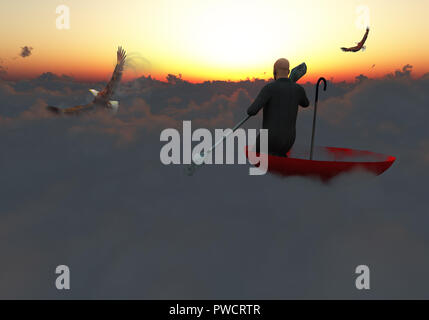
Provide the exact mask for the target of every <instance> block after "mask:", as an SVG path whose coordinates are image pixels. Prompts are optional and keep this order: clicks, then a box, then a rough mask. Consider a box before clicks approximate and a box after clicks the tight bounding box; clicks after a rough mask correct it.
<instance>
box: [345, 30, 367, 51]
mask: <svg viewBox="0 0 429 320" xmlns="http://www.w3.org/2000/svg"><path fill="white" fill-rule="evenodd" d="M368 33H369V28H366V32H365V35H364V36H363V39H362V40H361V42H359V43H358V44H357V45H356V46H354V47H350V48H344V47H343V48H341V50H343V51H344V52H358V51H359V50H361V49H363V50H365V48H366V47H365V46H364V44H365V41H366V39H367V38H368Z"/></svg>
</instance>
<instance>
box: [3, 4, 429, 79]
mask: <svg viewBox="0 0 429 320" xmlns="http://www.w3.org/2000/svg"><path fill="white" fill-rule="evenodd" d="M59 5H67V6H68V7H69V8H70V29H68V30H58V29H57V27H56V20H57V17H58V16H59V15H58V14H57V13H56V8H57V6H59ZM362 5H364V6H367V8H368V11H366V10H360V11H359V9H358V8H359V7H360V6H362ZM428 13H429V1H428V0H407V1H399V0H367V1H366V2H362V1H354V0H323V1H322V0H299V1H298V0H296V1H290V0H281V1H279V0H263V1H252V0H246V1H242V0H217V1H211V0H180V1H179V0H122V1H109V0H104V1H102V0H91V1H84V0H43V1H36V0H26V1H15V2H12V1H2V2H1V3H0V34H1V39H2V40H1V43H0V65H1V66H2V67H3V69H4V70H6V71H7V75H6V76H4V78H6V79H22V78H32V77H36V76H38V75H40V74H41V73H43V72H47V71H50V72H53V73H56V74H66V75H70V76H73V77H75V78H76V79H78V80H107V79H108V78H109V77H110V75H111V73H112V71H113V67H114V63H115V58H116V54H115V52H116V48H117V46H118V45H122V46H123V47H124V48H125V49H126V50H127V51H128V52H129V55H130V58H131V59H130V64H131V66H130V67H128V68H127V70H126V72H125V79H126V80H130V79H133V78H136V77H139V76H142V75H145V76H147V75H149V74H151V75H152V77H155V78H158V79H163V78H165V76H166V75H167V74H168V73H172V74H179V73H180V74H182V75H183V78H184V79H187V80H190V81H197V82H199V81H204V80H228V79H230V80H240V79H246V78H247V77H249V78H253V77H255V78H265V79H268V78H270V77H272V65H273V63H274V61H275V60H276V59H277V58H280V57H285V58H288V59H289V60H290V62H291V66H292V67H293V66H295V65H297V64H299V63H301V62H306V63H307V66H308V74H307V75H306V77H305V78H304V79H303V80H304V81H314V80H315V79H316V78H318V77H319V76H325V77H326V78H329V79H330V78H334V81H340V80H352V79H354V77H355V76H357V75H359V74H361V73H362V74H365V75H367V76H369V77H378V76H383V75H385V74H386V73H389V72H393V71H395V70H396V69H401V68H402V66H404V65H405V64H411V65H413V67H414V68H413V75H414V76H421V75H422V74H424V73H427V72H429V59H428V57H429V40H428V39H429V37H428V34H429V18H428ZM367 22H369V26H370V28H371V31H370V34H369V38H368V41H367V43H366V45H367V50H366V51H364V52H358V53H344V52H342V51H341V50H340V47H341V46H353V45H355V43H356V42H359V41H360V40H361V38H362V36H363V34H364V24H366V23H367ZM23 46H31V47H33V48H34V49H33V54H32V55H31V56H29V57H26V58H22V57H20V56H19V52H20V48H21V47H23ZM373 65H375V67H372V66H373Z"/></svg>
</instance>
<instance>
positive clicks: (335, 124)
mask: <svg viewBox="0 0 429 320" xmlns="http://www.w3.org/2000/svg"><path fill="white" fill-rule="evenodd" d="M266 83H267V82H265V81H263V80H248V81H240V82H224V81H213V82H204V83H198V84H193V83H189V82H187V81H184V80H182V79H181V78H180V77H177V76H174V75H170V76H169V77H168V78H167V79H166V80H165V81H160V80H156V79H153V78H151V77H141V78H138V79H136V80H133V81H130V82H127V83H123V84H122V85H121V88H120V91H119V92H118V93H117V97H116V98H117V99H118V100H120V102H121V109H120V111H119V113H118V114H117V116H111V115H108V114H107V113H102V112H101V113H96V114H92V115H87V116H82V117H71V118H61V117H54V116H51V115H49V114H47V113H46V112H45V110H44V108H45V106H46V105H54V106H60V107H68V106H74V105H79V104H85V103H88V102H89V101H90V100H91V99H92V97H91V94H90V93H89V92H88V89H90V88H94V89H102V88H103V86H104V85H105V83H83V82H78V81H75V80H74V79H72V78H70V77H68V76H58V75H55V74H52V73H45V74H43V75H41V76H40V77H38V78H36V79H32V80H22V81H5V80H0V145H1V150H2V151H1V153H0V195H1V199H0V240H1V241H0V252H1V254H2V259H1V266H0V283H1V286H0V297H1V298H55V299H63V298H64V299H67V298H119V299H122V298H142V299H162V298H168V299H188V298H189V299H212V298H216V299H229V298H234V299H253V298H255V299H257V298H261V299H266V298H273V299H285V298H328V299H329V298H429V290H428V288H429V271H428V270H429V253H428V252H429V232H428V226H429V214H428V209H427V208H428V200H427V183H428V181H429V171H428V168H429V134H428V129H427V128H428V125H427V121H428V119H429V90H428V87H429V74H426V75H424V76H422V77H420V78H417V79H416V78H413V77H412V67H411V66H409V65H407V66H405V67H404V68H403V69H402V70H398V71H397V72H395V73H393V74H389V75H386V76H385V77H383V78H380V79H368V78H367V77H365V76H364V75H361V76H359V77H357V78H356V80H355V81H354V82H353V83H345V82H342V83H331V82H329V83H328V90H327V91H326V92H324V91H320V99H319V110H318V122H317V134H316V144H317V145H321V146H335V147H348V148H355V149H362V150H371V151H375V152H379V153H385V154H389V155H393V156H395V157H397V161H396V162H395V163H394V165H393V166H392V167H391V168H390V169H389V170H388V171H386V172H385V173H384V174H383V175H381V176H379V177H374V176H372V175H370V174H368V173H365V172H354V173H350V174H346V175H343V176H340V177H338V178H337V179H335V180H334V181H332V182H331V183H329V184H324V183H321V182H320V181H317V180H312V179H308V178H300V177H291V178H279V177H277V176H273V175H265V176H249V175H248V169H249V167H248V165H223V166H222V165H221V166H205V167H203V168H201V169H200V170H198V171H197V172H196V174H195V175H194V176H193V177H188V176H186V175H185V174H184V170H183V169H184V167H183V166H181V165H178V166H164V165H162V164H161V162H160V154H159V153H160V149H161V147H162V146H163V144H164V142H160V140H159V138H160V132H161V131H162V130H163V129H165V128H177V129H179V130H180V129H181V127H182V121H183V120H191V121H192V126H193V128H194V129H196V128H200V127H204V128H209V129H210V130H213V129H215V128H228V127H232V126H233V125H234V124H235V123H236V122H238V121H239V120H241V119H242V118H243V116H245V113H246V109H247V108H248V106H249V105H250V104H251V102H252V101H253V99H254V98H255V97H256V95H257V94H258V92H259V90H260V89H261V88H262V87H263V85H264V84H266ZM303 86H304V87H305V89H306V91H307V94H308V96H309V97H310V99H311V101H313V100H314V91H315V90H314V85H313V84H310V83H304V84H303ZM312 105H313V103H312ZM312 117H313V108H312V107H310V108H307V109H301V110H300V113H299V116H298V123H297V136H298V137H297V142H296V145H297V146H301V147H302V148H304V149H305V148H307V150H308V146H309V144H310V136H311V124H312V123H311V122H312ZM260 125H261V115H258V116H257V117H255V118H254V119H251V121H249V123H247V124H246V128H259V127H260ZM61 264H65V265H67V266H69V267H70V270H71V290H70V291H67V292H64V291H58V290H57V289H56V288H55V285H54V284H55V278H56V275H55V268H56V266H58V265H61ZM361 264H364V265H368V266H369V267H370V270H371V289H370V290H369V291H359V290H357V289H356V287H355V278H356V276H357V275H356V274H355V273H354V272H355V268H356V266H358V265H361Z"/></svg>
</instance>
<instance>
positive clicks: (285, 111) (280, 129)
mask: <svg viewBox="0 0 429 320" xmlns="http://www.w3.org/2000/svg"><path fill="white" fill-rule="evenodd" d="M309 104H310V102H309V101H308V98H307V95H306V94H305V90H304V88H303V87H301V86H300V85H298V84H296V83H294V82H293V81H291V80H290V79H289V78H279V79H277V80H275V81H273V82H271V83H269V84H267V85H266V86H265V87H264V88H262V90H261V92H260V93H259V95H258V97H257V98H256V99H255V101H254V102H253V103H252V105H251V106H250V107H249V109H248V110H247V113H248V114H249V115H252V116H253V115H256V114H257V113H258V112H259V110H260V109H262V108H263V109H264V111H263V112H264V114H263V124H262V127H263V128H264V129H268V148H269V149H268V150H269V151H270V153H274V154H282V155H285V153H286V152H287V151H289V149H290V148H291V147H292V145H293V143H294V142H295V133H296V118H297V115H298V106H299V105H300V106H302V107H304V108H305V107H308V106H309Z"/></svg>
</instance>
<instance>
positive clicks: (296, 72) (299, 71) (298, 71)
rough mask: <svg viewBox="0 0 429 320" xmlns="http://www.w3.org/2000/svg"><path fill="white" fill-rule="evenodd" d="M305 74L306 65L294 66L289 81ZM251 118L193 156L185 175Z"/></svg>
mask: <svg viewBox="0 0 429 320" xmlns="http://www.w3.org/2000/svg"><path fill="white" fill-rule="evenodd" d="M306 73H307V65H306V64H305V62H303V63H301V64H300V65H299V66H296V67H295V68H293V69H292V71H291V73H290V76H289V79H291V80H292V81H293V82H297V81H298V80H299V79H301V78H302V77H303V76H304V75H305V74H306ZM250 117H251V116H249V115H248V116H246V117H245V118H244V119H243V120H241V121H240V122H239V123H238V124H237V125H236V126H235V127H234V128H233V129H232V131H229V132H228V133H227V134H226V135H224V136H223V138H222V139H220V140H219V141H218V142H216V143H215V144H214V145H213V146H212V147H211V148H210V149H209V150H208V151H207V152H206V153H204V151H201V153H200V154H195V155H194V157H193V158H192V163H191V164H190V165H188V166H187V167H186V169H185V171H186V174H187V175H188V176H192V175H193V174H194V172H195V170H196V169H197V168H198V166H200V165H202V164H204V161H205V159H206V158H207V157H208V156H209V155H210V154H211V153H212V151H213V150H214V149H216V147H217V146H218V145H219V144H221V143H222V142H223V141H225V140H226V139H227V138H228V137H229V136H230V135H231V134H233V133H234V132H235V131H236V130H237V129H238V128H240V127H241V126H242V125H243V124H244V123H245V122H246V121H247V120H249V118H250Z"/></svg>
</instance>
